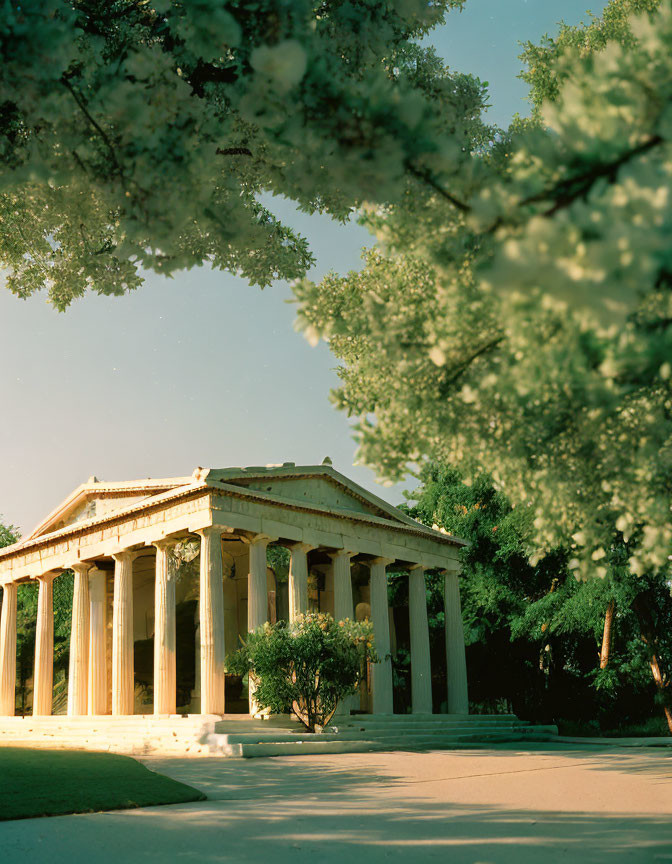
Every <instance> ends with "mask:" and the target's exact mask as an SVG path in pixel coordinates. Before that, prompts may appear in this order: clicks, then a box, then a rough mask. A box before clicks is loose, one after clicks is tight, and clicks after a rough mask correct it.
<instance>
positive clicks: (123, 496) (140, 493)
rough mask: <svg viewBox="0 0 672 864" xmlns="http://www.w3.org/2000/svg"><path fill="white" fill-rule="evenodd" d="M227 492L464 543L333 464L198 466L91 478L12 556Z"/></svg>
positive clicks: (58, 507)
mask: <svg viewBox="0 0 672 864" xmlns="http://www.w3.org/2000/svg"><path fill="white" fill-rule="evenodd" d="M208 487H210V488H212V489H220V490H227V492H228V493H229V494H234V495H236V487H238V488H239V489H240V493H241V495H247V496H253V497H254V499H256V500H260V499H266V500H268V503H273V504H280V505H284V506H289V507H291V506H300V507H302V508H308V509H315V510H321V511H324V510H325V509H326V510H328V511H329V512H332V513H334V514H337V515H340V516H344V517H346V518H347V517H348V516H350V517H353V518H357V519H358V520H362V519H363V520H364V521H366V519H367V517H369V518H371V521H378V520H384V521H385V522H386V523H388V525H389V523H396V524H397V525H398V526H399V528H400V529H406V530H409V529H411V530H412V531H414V532H421V533H423V534H426V535H430V536H432V537H434V538H436V539H441V540H442V541H443V542H446V541H448V542H452V543H454V544H457V545H460V546H462V545H466V544H465V543H464V541H463V540H460V539H459V538H456V537H452V536H451V535H448V534H445V533H443V532H441V533H439V532H437V531H435V530H433V529H431V528H428V527H427V526H425V525H422V524H421V523H419V522H416V521H415V520H414V519H411V518H410V517H409V516H407V515H406V514H405V513H403V512H402V511H401V510H399V508H397V507H394V506H393V505H392V504H389V503H388V502H387V501H384V500H383V499H382V498H379V497H378V496H377V495H375V494H373V493H372V492H369V491H368V490H367V489H364V488H363V487H362V486H360V485H359V484H357V483H355V482H354V481H352V480H350V479H349V478H348V477H346V476H345V475H343V474H341V473H340V472H339V471H336V470H335V469H334V468H333V467H332V466H331V464H322V465H298V466H297V465H295V464H294V463H293V462H285V463H283V464H282V465H265V466H248V467H245V468H242V467H235V468H201V467H199V468H196V469H195V470H194V472H193V473H192V475H191V476H188V477H171V478H159V479H157V478H145V479H143V480H122V481H112V482H111V481H103V480H98V479H97V478H96V477H91V478H90V479H89V480H88V481H87V482H86V483H82V484H81V485H80V486H78V487H77V488H76V489H74V490H73V491H72V492H71V493H70V495H68V496H67V498H65V499H64V500H63V501H62V502H61V503H60V504H59V505H58V506H57V507H56V508H54V509H53V510H52V511H51V512H50V513H49V514H48V515H47V516H46V517H45V519H43V520H42V522H40V524H39V525H37V527H36V528H35V529H34V530H33V531H32V532H31V533H30V534H29V535H27V536H26V537H24V538H22V539H21V541H20V542H19V543H17V544H15V545H14V546H13V547H7V548H6V549H5V550H2V552H0V555H2V554H3V553H4V552H8V551H9V550H10V549H16V548H18V547H21V546H23V545H28V544H30V545H32V544H33V543H35V542H36V541H40V542H41V541H46V540H47V538H48V537H49V536H50V535H54V534H60V533H62V532H63V531H67V530H68V529H71V528H74V527H77V528H79V527H82V528H84V527H85V526H86V525H87V524H93V523H99V522H101V521H105V520H106V517H110V518H114V517H116V516H120V515H122V514H124V513H125V512H129V513H131V512H138V511H139V510H142V509H144V507H145V506H152V505H154V504H158V503H159V502H161V501H162V500H165V499H166V498H173V496H178V495H181V494H182V493H184V494H187V493H189V492H192V491H194V490H197V489H199V488H200V489H203V488H208Z"/></svg>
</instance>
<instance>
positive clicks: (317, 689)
mask: <svg viewBox="0 0 672 864" xmlns="http://www.w3.org/2000/svg"><path fill="white" fill-rule="evenodd" d="M367 659H370V660H374V661H375V659H376V656H375V653H374V651H373V628H372V625H371V624H370V623H369V622H368V621H364V622H361V623H357V622H354V621H351V620H350V619H347V618H346V619H345V620H344V621H334V619H333V618H332V617H331V615H327V614H325V613H308V614H306V615H300V616H299V617H298V618H297V619H296V620H295V621H294V622H292V623H291V624H288V623H286V622H284V621H280V622H278V623H277V624H274V625H273V626H271V625H270V624H268V623H267V624H265V625H264V626H263V627H260V628H259V629H258V630H257V631H255V632H254V633H251V634H250V635H249V636H248V637H247V641H246V642H245V645H244V646H243V647H242V648H240V649H239V650H238V651H237V652H236V653H235V654H234V655H232V656H230V657H229V658H227V664H228V670H229V671H230V672H233V673H235V674H238V675H246V674H248V673H249V675H250V678H251V679H254V682H255V685H254V686H255V691H254V695H255V699H256V701H257V703H258V704H259V705H260V706H261V707H262V708H270V710H271V711H272V712H274V713H284V712H290V711H292V712H293V713H294V714H295V715H296V716H297V717H298V718H299V720H300V721H301V722H302V723H303V725H304V726H305V728H306V729H307V730H308V731H309V732H314V731H315V730H316V728H317V729H322V728H324V727H325V726H326V725H327V724H328V723H329V721H330V719H331V717H332V716H333V714H334V711H335V710H336V708H337V706H338V703H339V702H340V701H341V700H342V699H344V698H345V697H346V696H349V695H350V694H353V693H354V692H355V691H356V689H357V686H358V684H359V681H360V680H361V677H362V675H363V674H365V672H364V670H365V668H366V661H367Z"/></svg>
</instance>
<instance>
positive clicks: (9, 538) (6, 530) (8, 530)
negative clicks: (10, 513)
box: [0, 522, 21, 549]
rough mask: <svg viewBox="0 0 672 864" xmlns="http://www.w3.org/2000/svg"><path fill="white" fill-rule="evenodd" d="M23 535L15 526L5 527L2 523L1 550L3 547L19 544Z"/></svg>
mask: <svg viewBox="0 0 672 864" xmlns="http://www.w3.org/2000/svg"><path fill="white" fill-rule="evenodd" d="M20 537H21V534H20V533H19V529H18V528H17V527H16V526H15V525H5V524H3V523H2V522H0V549H1V548H2V547H3V546H11V545H12V543H18V542H19V539H20Z"/></svg>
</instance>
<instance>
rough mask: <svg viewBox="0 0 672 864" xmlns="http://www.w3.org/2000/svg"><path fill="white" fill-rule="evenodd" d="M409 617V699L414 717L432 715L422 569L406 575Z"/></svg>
mask: <svg viewBox="0 0 672 864" xmlns="http://www.w3.org/2000/svg"><path fill="white" fill-rule="evenodd" d="M408 617H409V624H410V631H411V698H412V703H413V705H412V710H413V713H414V714H431V713H432V668H431V660H430V656H429V624H428V622H427V589H426V588H425V569H424V567H421V566H420V565H418V566H417V567H414V568H413V569H412V570H411V571H410V572H409V574H408Z"/></svg>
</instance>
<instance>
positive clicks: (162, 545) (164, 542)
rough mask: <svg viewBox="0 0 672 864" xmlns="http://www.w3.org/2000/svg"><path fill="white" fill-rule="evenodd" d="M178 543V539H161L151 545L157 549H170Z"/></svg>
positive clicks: (153, 541)
mask: <svg viewBox="0 0 672 864" xmlns="http://www.w3.org/2000/svg"><path fill="white" fill-rule="evenodd" d="M178 542H179V540H178V538H174V537H161V538H160V539H159V540H152V542H151V544H150V545H151V546H155V547H156V548H157V549H170V548H171V546H174V545H175V544H176V543H178Z"/></svg>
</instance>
